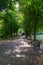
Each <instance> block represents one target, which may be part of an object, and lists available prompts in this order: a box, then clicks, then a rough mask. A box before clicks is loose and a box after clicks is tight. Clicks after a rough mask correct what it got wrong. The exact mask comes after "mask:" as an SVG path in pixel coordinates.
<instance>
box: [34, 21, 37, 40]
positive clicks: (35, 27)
mask: <svg viewBox="0 0 43 65" xmlns="http://www.w3.org/2000/svg"><path fill="white" fill-rule="evenodd" d="M36 31H37V22H35V26H34V40H36Z"/></svg>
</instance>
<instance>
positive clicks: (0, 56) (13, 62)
mask: <svg viewBox="0 0 43 65" xmlns="http://www.w3.org/2000/svg"><path fill="white" fill-rule="evenodd" d="M42 55H43V53H42V54H41V53H39V52H37V51H35V50H33V49H32V48H31V44H28V43H27V40H26V39H25V38H24V36H21V37H18V38H17V39H12V40H6V41H2V42H0V65H38V64H39V59H40V57H41V56H42ZM40 65H41V63H40ZM42 65H43V64H42Z"/></svg>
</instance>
